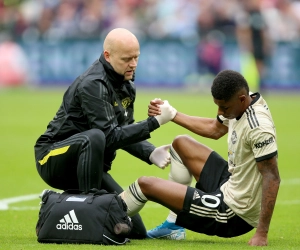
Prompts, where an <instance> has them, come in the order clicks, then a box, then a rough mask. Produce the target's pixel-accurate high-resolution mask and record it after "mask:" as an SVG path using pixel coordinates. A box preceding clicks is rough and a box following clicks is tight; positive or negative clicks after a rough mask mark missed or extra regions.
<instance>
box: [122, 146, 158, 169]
mask: <svg viewBox="0 0 300 250" xmlns="http://www.w3.org/2000/svg"><path fill="white" fill-rule="evenodd" d="M123 149H124V150H125V151H126V152H128V153H129V154H131V155H133V156H135V157H137V158H138V159H140V160H142V161H144V162H147V163H148V164H152V162H151V161H150V160H149V157H150V154H151V153H152V152H153V150H154V149H155V146H154V145H153V144H151V143H150V142H148V141H147V140H144V141H141V142H138V143H134V144H132V145H128V146H125V147H124V148H123Z"/></svg>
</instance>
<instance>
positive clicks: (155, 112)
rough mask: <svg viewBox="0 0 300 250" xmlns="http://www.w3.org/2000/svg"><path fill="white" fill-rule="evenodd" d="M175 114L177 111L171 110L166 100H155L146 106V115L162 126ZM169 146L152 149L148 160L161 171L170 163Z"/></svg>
mask: <svg viewBox="0 0 300 250" xmlns="http://www.w3.org/2000/svg"><path fill="white" fill-rule="evenodd" d="M176 114H177V110H176V109H175V108H173V107H172V106H171V105H170V104H169V102H168V101H167V100H165V101H162V100H161V99H158V98H155V99H154V100H151V101H150V104H149V105H148V115H149V116H154V117H155V118H156V120H157V121H158V123H159V125H160V126H161V125H163V124H165V123H167V122H169V121H171V120H173V119H174V117H175V116H176ZM169 149H170V145H163V146H160V147H157V148H155V149H154V151H153V152H152V153H151V155H150V157H149V159H150V161H151V162H152V163H153V164H155V165H156V166H158V167H159V168H161V169H164V168H165V167H167V166H168V165H169V164H170V162H171V157H170V153H169Z"/></svg>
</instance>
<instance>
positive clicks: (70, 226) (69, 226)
mask: <svg viewBox="0 0 300 250" xmlns="http://www.w3.org/2000/svg"><path fill="white" fill-rule="evenodd" d="M56 229H58V230H82V225H80V224H79V222H78V220H77V217H76V214H75V212H74V209H73V210H71V211H70V212H69V213H68V214H66V215H65V216H64V218H62V219H61V220H60V221H59V224H56Z"/></svg>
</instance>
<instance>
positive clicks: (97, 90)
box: [34, 28, 176, 239]
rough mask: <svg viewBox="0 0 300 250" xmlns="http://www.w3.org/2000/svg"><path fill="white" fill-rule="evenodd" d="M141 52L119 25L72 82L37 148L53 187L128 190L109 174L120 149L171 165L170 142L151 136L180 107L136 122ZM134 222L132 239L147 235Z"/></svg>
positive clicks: (166, 107)
mask: <svg viewBox="0 0 300 250" xmlns="http://www.w3.org/2000/svg"><path fill="white" fill-rule="evenodd" d="M139 56H140V45H139V42H138V39H137V38H136V37H135V35H134V34H132V33H131V32H130V31H128V30H126V29H122V28H117V29H114V30H112V31H110V32H109V33H108V34H107V36H106V38H105V40H104V43H103V52H102V53H101V56H100V58H99V59H97V60H96V61H95V62H94V63H93V64H92V65H91V66H90V67H89V68H88V69H87V70H86V71H85V72H84V73H83V74H81V75H80V76H78V77H77V78H76V80H75V81H74V82H73V83H72V84H71V85H70V86H69V88H68V89H67V91H66V92H65V94H64V96H63V100H62V104H61V106H60V107H59V109H58V111H57V113H56V115H55V116H54V118H53V119H52V120H51V121H50V122H49V124H48V125H47V129H46V132H45V133H43V134H42V135H41V136H40V137H39V138H38V139H37V141H36V144H35V146H34V150H35V159H36V167H37V171H38V173H39V175H40V176H41V178H42V179H43V180H44V181H45V183H47V184H48V185H49V186H51V187H53V188H56V189H61V190H67V189H79V190H82V191H83V192H87V191H88V190H90V189H92V188H97V189H106V190H107V191H109V192H113V191H116V192H117V193H121V192H123V189H122V188H121V186H120V185H119V184H118V183H117V182H116V181H115V180H114V179H113V177H112V176H111V175H110V174H109V170H111V166H112V162H113V160H114V159H115V157H116V151H117V150H118V149H123V150H125V151H127V152H128V153H130V154H131V155H133V156H134V157H137V158H139V159H140V160H142V161H144V162H146V163H148V164H154V165H156V166H158V167H159V168H162V169H163V168H165V167H166V166H167V165H168V164H169V163H170V154H169V147H170V146H169V145H163V146H160V147H155V146H154V145H153V144H151V143H150V142H148V141H147V139H148V138H150V133H151V132H152V131H154V130H155V129H157V128H159V127H160V126H161V125H163V124H165V123H166V122H168V121H170V120H172V119H173V118H174V116H175V115H176V110H174V109H172V108H171V107H170V106H169V105H167V104H165V105H164V108H163V109H162V110H163V112H162V114H160V115H158V116H155V117H147V118H146V119H145V120H143V121H140V122H139V123H135V120H134V116H133V114H134V101H135V98H136V88H135V85H134V83H133V81H134V73H135V70H136V68H137V65H138V58H139ZM151 99H152V98H151ZM146 109H147V107H145V114H146ZM128 165H130V164H128ZM128 171H129V172H130V169H128ZM131 182H132V180H128V184H129V183H131ZM132 220H133V225H134V228H133V230H132V232H131V234H130V235H129V238H132V239H142V238H145V237H146V229H145V226H144V224H143V222H142V219H141V217H140V215H139V214H137V215H135V216H133V217H132Z"/></svg>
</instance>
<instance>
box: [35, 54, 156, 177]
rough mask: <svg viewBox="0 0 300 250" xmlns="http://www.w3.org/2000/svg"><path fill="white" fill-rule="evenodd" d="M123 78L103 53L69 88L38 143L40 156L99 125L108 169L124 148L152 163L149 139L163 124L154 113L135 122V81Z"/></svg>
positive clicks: (36, 152) (37, 147) (38, 158)
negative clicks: (153, 115) (117, 152)
mask: <svg viewBox="0 0 300 250" xmlns="http://www.w3.org/2000/svg"><path fill="white" fill-rule="evenodd" d="M123 79H124V76H122V75H119V74H117V73H116V72H115V71H114V70H113V68H112V66H111V65H110V64H109V63H108V62H107V61H106V60H105V59H104V56H103V54H102V55H101V57H100V58H99V59H98V60H96V61H95V62H94V63H93V64H92V65H91V67H90V68H88V69H87V70H86V72H84V73H83V74H82V75H80V76H79V77H78V78H77V79H76V80H75V81H74V82H73V83H72V84H71V85H70V86H69V88H68V89H67V91H66V92H65V94H64V97H63V101H62V104H61V106H60V108H59V110H58V111H57V113H56V115H55V117H54V118H53V120H52V121H51V122H50V123H49V124H48V126H47V130H46V132H45V133H44V134H42V135H41V136H40V137H39V138H38V140H37V142H36V144H35V147H34V148H35V158H36V160H37V161H38V160H40V159H41V158H42V157H43V156H44V155H45V153H46V152H47V150H49V147H50V146H51V145H52V144H53V143H55V142H57V141H62V140H65V139H67V138H69V137H70V136H72V135H74V134H77V133H80V132H83V131H86V130H89V129H92V128H97V129H100V130H102V131H103V132H104V134H105V137H106V149H105V159H104V165H105V171H107V170H109V169H110V167H111V162H112V161H113V159H114V158H115V155H116V150H117V149H120V148H122V149H124V150H126V151H127V152H129V153H130V154H132V155H134V156H135V157H137V158H139V159H141V160H143V161H145V162H147V163H149V164H151V162H150V161H149V156H150V154H151V152H152V151H153V150H154V148H155V147H154V145H152V144H151V143H149V142H148V141H147V140H146V139H148V138H150V132H152V131H153V130H155V129H156V128H158V127H159V124H158V122H157V120H156V119H155V118H154V117H148V118H147V119H146V120H143V121H141V122H138V123H134V117H133V110H134V105H133V104H134V101H135V96H136V89H135V86H134V83H133V82H132V81H124V80H123ZM146 108H147V107H145V112H146Z"/></svg>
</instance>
